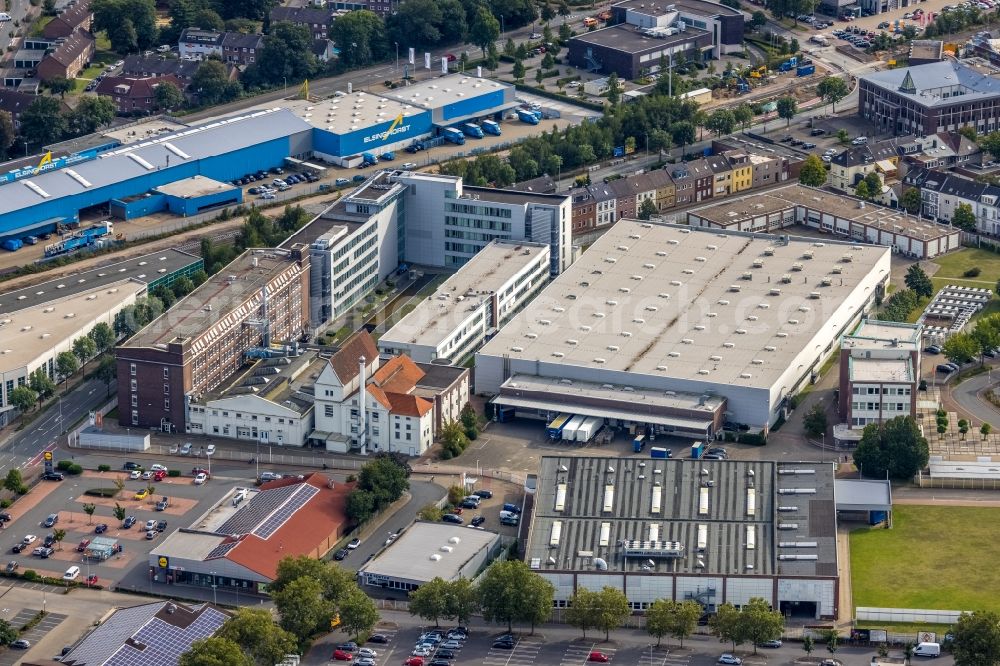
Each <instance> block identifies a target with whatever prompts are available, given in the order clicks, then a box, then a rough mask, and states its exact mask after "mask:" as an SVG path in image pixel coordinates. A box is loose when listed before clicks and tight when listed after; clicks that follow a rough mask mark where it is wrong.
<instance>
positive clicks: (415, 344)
mask: <svg viewBox="0 0 1000 666" xmlns="http://www.w3.org/2000/svg"><path fill="white" fill-rule="evenodd" d="M548 279H549V246H548V245H542V244H539V243H518V242H515V241H493V242H492V243H490V244H489V245H487V246H486V247H484V248H483V249H482V250H480V251H479V252H478V253H477V254H476V255H475V256H474V257H473V258H472V259H471V260H469V262H468V263H467V264H465V265H464V266H462V267H461V268H460V269H458V272H457V273H455V274H454V275H452V276H451V277H450V278H448V279H447V280H446V281H445V282H444V283H443V284H442V285H441V286H440V287H439V288H438V289H437V291H436V292H434V294H433V295H431V296H430V297H429V298H427V299H426V300H425V301H423V302H421V303H420V304H419V305H418V306H417V307H416V308H415V309H414V310H413V311H412V312H410V313H409V314H407V315H406V316H405V317H403V318H402V319H401V320H400V321H399V322H398V323H397V324H396V325H395V326H393V327H392V328H391V329H389V330H388V331H387V332H386V333H385V334H383V335H382V337H380V338H379V341H378V347H379V350H380V351H382V352H384V353H387V354H406V355H408V356H409V357H410V358H412V359H413V360H414V361H417V362H420V363H431V362H433V361H436V360H438V359H448V360H449V361H451V362H452V363H455V364H460V363H461V362H462V360H463V359H464V358H465V357H467V356H468V355H469V354H471V353H473V352H474V351H476V350H477V349H478V348H479V347H480V346H481V345H482V344H483V343H484V342H486V340H487V336H488V335H489V334H490V333H491V332H493V331H496V330H497V329H498V328H500V326H502V325H503V323H504V322H506V321H507V319H508V318H510V317H511V316H512V315H513V314H514V312H516V311H517V310H518V309H519V308H520V307H521V306H522V305H524V304H525V303H527V302H528V301H530V300H531V299H532V298H533V297H534V296H535V294H537V293H538V291H539V290H540V289H541V288H542V286H544V285H545V283H546V282H548Z"/></svg>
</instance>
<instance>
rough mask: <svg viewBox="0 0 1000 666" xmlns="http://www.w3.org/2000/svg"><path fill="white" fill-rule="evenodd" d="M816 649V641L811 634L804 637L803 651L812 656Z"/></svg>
mask: <svg viewBox="0 0 1000 666" xmlns="http://www.w3.org/2000/svg"><path fill="white" fill-rule="evenodd" d="M815 647H816V641H814V640H813V637H812V636H810V635H809V634H806V635H805V636H803V637H802V649H803V650H805V651H806V654H807V655H808V654H812V651H813V648H815Z"/></svg>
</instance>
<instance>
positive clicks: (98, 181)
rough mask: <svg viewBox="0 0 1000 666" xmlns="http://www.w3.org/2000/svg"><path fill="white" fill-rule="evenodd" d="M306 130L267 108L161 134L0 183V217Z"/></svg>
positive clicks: (294, 119) (306, 126) (287, 115)
mask: <svg viewBox="0 0 1000 666" xmlns="http://www.w3.org/2000/svg"><path fill="white" fill-rule="evenodd" d="M310 128H311V126H310V125H309V124H307V123H306V122H305V121H303V120H302V119H300V118H298V117H296V116H295V114H293V113H291V112H290V111H286V110H284V109H281V108H271V109H265V110H261V111H257V112H255V113H251V114H245V115H241V116H234V117H230V118H225V119H221V120H215V121H213V122H211V123H208V124H206V125H199V126H197V127H191V128H185V129H183V130H181V131H179V132H173V133H169V134H163V135H159V136H156V137H153V138H150V139H147V140H145V141H142V142H140V143H136V144H132V145H128V146H125V147H122V148H119V149H116V150H112V151H109V152H106V153H103V154H101V155H100V156H99V157H97V158H96V159H93V160H90V161H85V162H80V163H78V164H74V165H73V166H72V167H71V168H63V169H54V170H51V171H45V172H43V173H40V174H38V175H37V176H32V177H29V178H22V179H20V180H17V181H14V182H10V183H6V184H3V185H0V215H4V214H6V213H12V212H14V211H18V210H22V209H24V208H30V207H31V206H34V205H36V204H39V203H41V202H44V201H51V200H55V199H58V198H60V197H66V196H71V195H74V194H80V193H82V192H86V191H90V190H93V189H96V188H100V187H105V186H108V185H113V184H116V183H121V182H123V181H126V180H130V179H133V178H141V177H143V176H146V175H148V174H149V173H150V172H151V171H156V170H158V169H163V168H166V167H169V166H171V165H174V166H176V165H178V164H183V163H186V162H189V161H191V160H198V159H205V158H208V157H213V156H216V155H225V154H226V153H230V152H234V151H236V150H240V149H242V148H247V147H250V146H255V145H258V144H261V143H264V142H267V141H272V140H275V139H279V138H284V137H288V136H291V135H293V134H295V133H297V132H302V131H305V130H309V129H310Z"/></svg>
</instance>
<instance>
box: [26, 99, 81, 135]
mask: <svg viewBox="0 0 1000 666" xmlns="http://www.w3.org/2000/svg"><path fill="white" fill-rule="evenodd" d="M20 122H21V136H23V137H24V139H25V140H26V141H27V142H28V143H31V144H34V145H45V144H47V143H55V142H56V141H59V140H60V139H62V138H63V137H64V136H66V133H67V131H68V128H69V126H68V125H67V123H66V117H65V116H63V115H62V109H61V108H60V105H59V100H57V99H56V98H55V97H45V96H42V95H39V96H38V97H35V99H34V100H32V102H31V104H29V105H28V108H27V109H25V110H24V111H23V112H22V113H21V117H20Z"/></svg>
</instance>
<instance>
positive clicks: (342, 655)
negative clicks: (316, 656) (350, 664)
mask: <svg viewBox="0 0 1000 666" xmlns="http://www.w3.org/2000/svg"><path fill="white" fill-rule="evenodd" d="M331 659H335V660H337V661H350V660H351V659H354V655H352V654H351V653H350V652H344V651H343V650H334V651H333V656H332V657H331Z"/></svg>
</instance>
